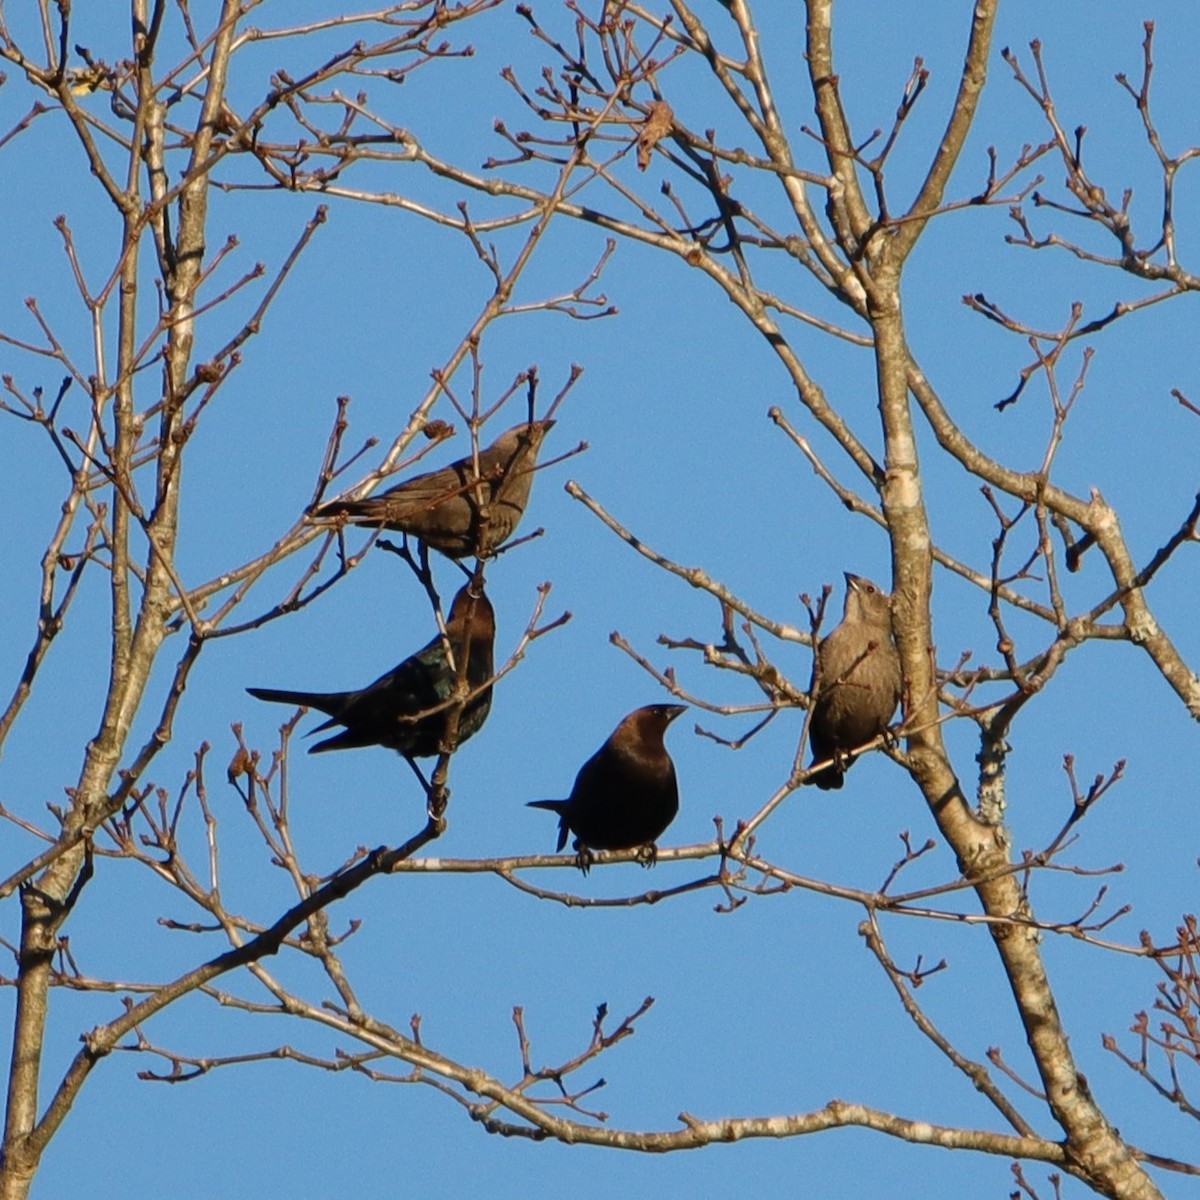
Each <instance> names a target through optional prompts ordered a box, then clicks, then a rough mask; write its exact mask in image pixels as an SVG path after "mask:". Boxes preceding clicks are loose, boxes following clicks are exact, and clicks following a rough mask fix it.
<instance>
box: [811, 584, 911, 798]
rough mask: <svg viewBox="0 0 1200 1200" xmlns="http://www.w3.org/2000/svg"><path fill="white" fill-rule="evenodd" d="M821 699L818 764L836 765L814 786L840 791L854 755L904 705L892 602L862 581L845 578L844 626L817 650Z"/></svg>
mask: <svg viewBox="0 0 1200 1200" xmlns="http://www.w3.org/2000/svg"><path fill="white" fill-rule="evenodd" d="M817 665H818V671H817V679H818V684H817V696H816V701H815V703H814V705H813V711H812V719H811V720H810V721H809V724H808V743H809V745H810V746H811V747H812V752H813V762H814V763H817V762H822V761H823V760H824V759H827V758H832V759H834V762H833V763H832V764H831V765H830V766H828V767H826V768H825V769H824V770H823V771H818V772H817V774H815V775H813V776H812V778H811V779H810V780H809V782H810V783H815V784H816V785H817V787H819V788H825V789H829V788H840V787H841V786H842V782H843V777H844V776H845V773H846V770H847V768H848V767H849V766H850V764H851V763H852V762H853V761H854V757H853V755H852V754H851V753H850V751H852V750H853V749H854V748H855V747H856V746H861V745H862V744H863V743H864V742H869V741H870V740H871V739H872V738H874V737H877V736H878V735H879V734H881V733H883V731H884V730H885V729H886V728H887V727H888V722H889V721H891V719H892V714H893V713H894V712H895V711H896V705H897V704H899V703H900V685H901V679H900V655H899V653H898V652H897V650H896V642H895V638H894V637H893V634H892V606H891V597H890V596H888V594H887V592H885V591H883V590H882V589H881V588H879V587H877V586H876V585H875V584H873V583H872V582H871V581H870V580H869V579H864V578H863V577H862V576H861V575H851V574H850V573H849V572H847V573H846V607H845V609H844V611H843V612H842V620H841V624H840V625H838V626H837V628H836V629H834V630H833V631H832V632H831V633H830V634H829V635H828V636H827V637H824V638H822V639H821V643H820V645H819V646H818V647H817Z"/></svg>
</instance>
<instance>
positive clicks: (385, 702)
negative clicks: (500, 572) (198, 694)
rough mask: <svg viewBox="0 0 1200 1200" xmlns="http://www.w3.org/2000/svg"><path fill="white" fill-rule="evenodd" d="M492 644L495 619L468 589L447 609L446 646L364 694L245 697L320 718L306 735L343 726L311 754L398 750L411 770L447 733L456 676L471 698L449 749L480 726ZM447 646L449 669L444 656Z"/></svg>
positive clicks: (421, 653) (434, 644)
mask: <svg viewBox="0 0 1200 1200" xmlns="http://www.w3.org/2000/svg"><path fill="white" fill-rule="evenodd" d="M495 636H496V618H495V614H494V613H493V612H492V606H491V604H490V603H489V602H488V598H487V596H486V595H485V594H484V591H483V588H482V587H477V586H476V585H475V584H474V583H468V584H467V585H466V586H464V587H463V588H461V589H460V590H459V592H458V595H456V596H455V597H454V603H453V604H452V605H451V606H450V614H449V616H448V617H447V618H446V637H445V639H444V640H443V638H442V635H441V634H440V633H439V634H438V636H437V637H435V638H434V639H433V641H431V642H430V643H429V644H428V645H427V646H424V647H423V648H422V649H420V650H418V651H417V652H416V654H414V655H412V656H411V657H410V658H406V659H405V660H404V661H403V662H402V663H400V665H399V666H396V667H393V668H392V670H390V671H389V672H388V673H387V674H386V675H381V676H380V677H379V678H378V679H376V680H375V682H374V683H370V684H368V685H367V686H366V687H364V688H359V689H358V690H357V691H352V692H294V691H283V690H280V689H277V688H255V687H252V688H247V689H246V691H248V692H249V693H250V695H252V696H257V697H258V699H260V700H275V701H278V702H279V703H281V704H303V705H305V706H306V707H308V708H315V709H317V710H318V711H319V712H323V713H325V714H326V715H327V716H328V717H329V720H328V721H326V722H324V723H323V724H321V725H318V726H317V727H316V729H313V730H311V731H310V732H311V733H318V732H320V731H321V730H322V729H332V728H333V727H334V726H335V725H342V726H344V728H343V729H342V730H341V732H340V733H336V734H334V735H333V737H330V738H326V739H325V740H324V741H323V742H318V743H317V744H316V745H315V746H312V747H310V748H309V753H310V754H317V753H319V752H320V751H323V750H349V749H353V748H355V747H358V746H386V747H388V749H390V750H398V751H399V752H400V753H401V754H403V755H404V757H405V758H407V759H408V760H409V761H410V762H411V761H412V760H413V759H414V758H431V757H432V756H433V755H435V754H438V753H440V752H441V749H442V744H443V741H444V740H445V737H446V734H447V732H448V728H447V726H448V723H449V718H450V716H451V714H452V713H453V711H454V693H455V691H456V690H457V687H458V681H459V675H460V671H461V673H462V676H463V679H464V681H465V683H466V686H467V687H468V688H470V689H471V692H473V693H474V694H473V695H471V696H470V698H469V699H468V700H467V701H466V703H465V704H464V705H463V709H462V712H461V714H460V715H459V718H458V730H457V734H456V744H457V745H459V746H461V745H462V743H463V742H465V741H466V740H467V738H469V737H470V736H471V735H472V734H474V733H476V732H478V730H479V728H480V727H481V726H482V725H483V722H484V720H485V719H486V717H487V715H488V709H490V708H491V705H492V687H491V679H492V675H493V674H494V672H493V669H492V644H493V642H494V640H495ZM447 642H448V643H449V646H450V653H451V654H452V655H453V663H452V662H451V660H450V657H449V656H448V655H447V653H446V644H447ZM476 689H478V690H476Z"/></svg>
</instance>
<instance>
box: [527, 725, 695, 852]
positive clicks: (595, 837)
mask: <svg viewBox="0 0 1200 1200" xmlns="http://www.w3.org/2000/svg"><path fill="white" fill-rule="evenodd" d="M684 711H685V706H684V705H682V704H648V705H646V707H645V708H638V709H635V710H634V711H633V712H631V713H630V714H629V715H628V716H627V717H624V718H623V719H622V721H621V723H620V724H619V725H618V726H617V727H616V729H614V730H613V732H612V734H611V735H610V736H609V739H608V741H606V742H605V743H604V745H603V746H601V747H600V749H599V750H597V751H596V753H595V754H593V755H592V757H591V758H589V759H588V760H587V762H585V763H584V764H583V766H582V767H580V769H579V774H578V775H576V776H575V786H574V787H573V788H572V789H571V794H570V796H568V797H567V799H566V800H531V801H530V802H529V807H530V808H547V809H549V810H550V811H551V812H556V813H558V846H557V849H558V850H561V849H562V848H563V847H564V846H565V845H566V844H567V832H568V830H569V831H570V832H571V833H573V834H574V835H575V850H576V852H577V855H578V857H577V860H576V861H577V862H578V863H579V867H580V869H581V870H582V871H583V872H584V874H587V870H588V868H589V867H590V866H591V863H592V856H591V854H590V853H589V851H591V850H632V849H633V848H634V847H638V846H644V847H646V848H647V856H646V865H647V866H648V865H650V864H651V863H653V862H654V858H655V854H656V853H657V851H656V849H655V846H654V843H655V841H657V839H658V838H659V837H660V836H661V835H662V833H663V831H664V830H665V829H666V828H667V826H668V825H670V823H671V822H672V821H673V820H674V819H675V814H676V813H677V812H678V811H679V787H678V784H677V783H676V781H675V764H674V763H672V762H671V756H670V755H669V754H668V753H667V749H666V746H664V745H663V735H664V734H665V733H666V731H667V726H668V725H670V723H671V722H672V721H673V720H675V718H676V717H677V716H679V714H680V713H681V712H684Z"/></svg>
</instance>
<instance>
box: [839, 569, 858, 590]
mask: <svg viewBox="0 0 1200 1200" xmlns="http://www.w3.org/2000/svg"><path fill="white" fill-rule="evenodd" d="M842 574H843V575H844V576H845V577H846V587H847V588H848V589H849V590H850V591H852V592H857V591H858V589H859V588H860V587H861V586H862V576H861V575H851V574H850V572H849V571H843V572H842Z"/></svg>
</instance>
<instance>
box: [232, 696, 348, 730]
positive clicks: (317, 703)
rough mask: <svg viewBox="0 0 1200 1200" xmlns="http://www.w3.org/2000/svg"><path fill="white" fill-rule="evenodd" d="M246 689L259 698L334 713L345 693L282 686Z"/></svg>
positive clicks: (321, 727) (324, 727)
mask: <svg viewBox="0 0 1200 1200" xmlns="http://www.w3.org/2000/svg"><path fill="white" fill-rule="evenodd" d="M246 691H248V692H249V693H250V695H252V696H253V697H255V699H257V700H272V701H274V702H275V703H276V704H303V705H304V707H305V708H315V709H316V710H317V712H323V713H326V714H332V713H333V712H334V711H335V710H336V709H337V708H338V707H339V706H340V702H341V701H342V699H343V697H344V695H345V693H343V692H289V691H285V690H283V689H282V688H258V687H248V688H247V689H246ZM318 728H320V729H326V728H328V726H327V725H321V726H318ZM313 732H314V733H315V732H316V730H315V729H314V730H313Z"/></svg>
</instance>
